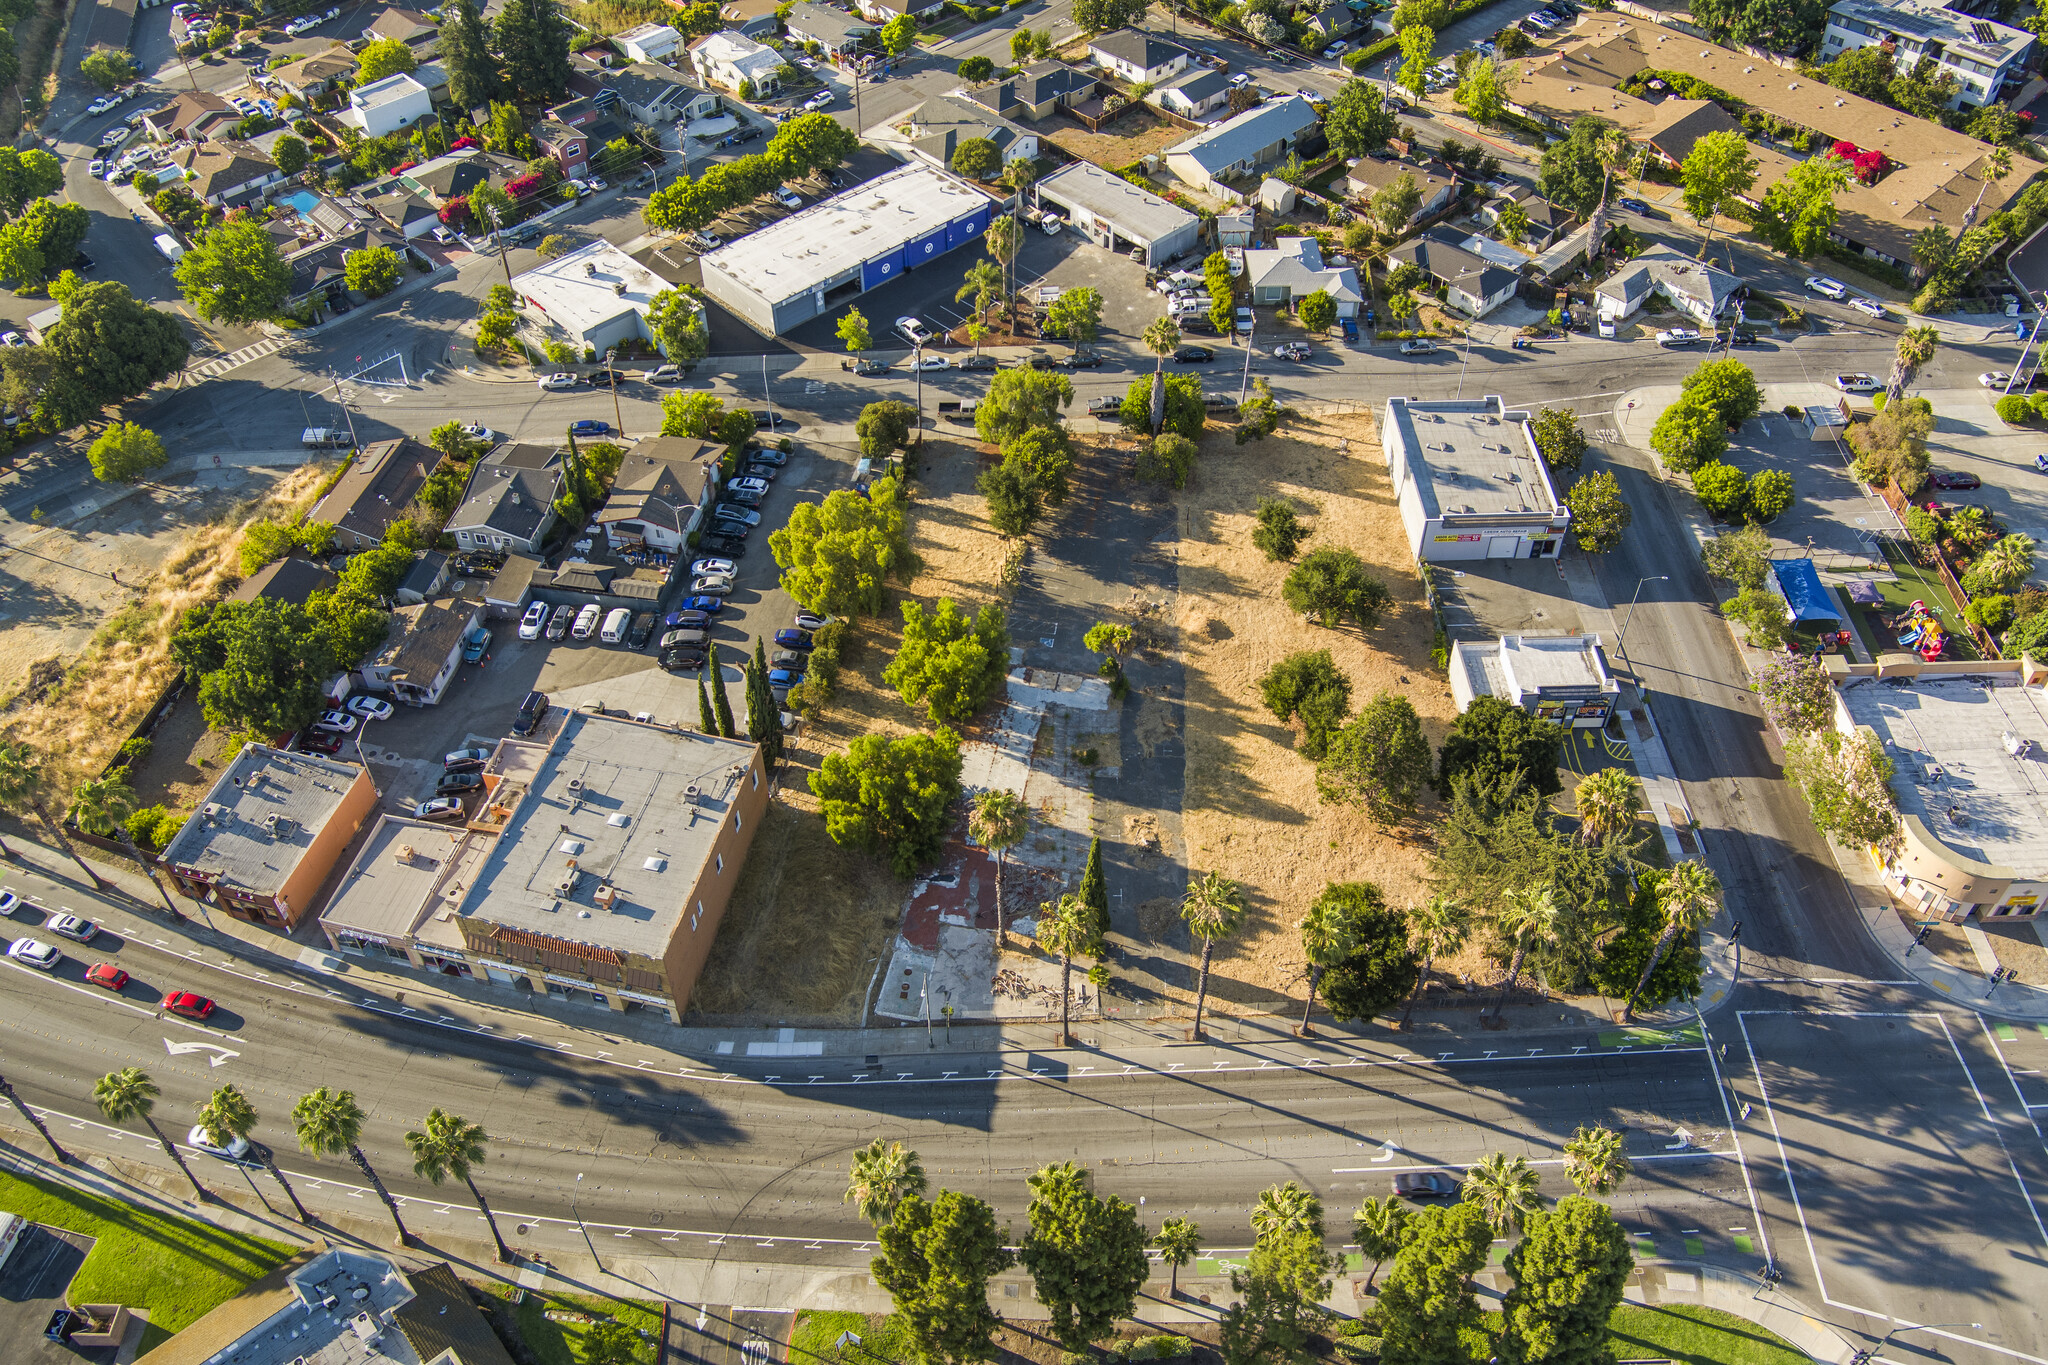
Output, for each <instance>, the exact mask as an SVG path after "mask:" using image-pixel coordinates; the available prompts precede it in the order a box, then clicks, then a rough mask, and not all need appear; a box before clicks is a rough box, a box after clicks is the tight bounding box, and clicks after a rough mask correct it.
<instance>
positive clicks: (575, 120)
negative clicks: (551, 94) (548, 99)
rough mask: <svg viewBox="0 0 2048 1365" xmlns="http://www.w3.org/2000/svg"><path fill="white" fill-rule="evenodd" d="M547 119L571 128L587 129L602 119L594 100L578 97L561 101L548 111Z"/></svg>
mask: <svg viewBox="0 0 2048 1365" xmlns="http://www.w3.org/2000/svg"><path fill="white" fill-rule="evenodd" d="M547 117H549V118H550V119H553V120H554V121H555V122H556V123H563V124H567V125H568V126H569V127H571V128H588V127H590V125H591V124H593V123H595V122H597V120H598V119H599V118H601V117H603V114H602V112H601V111H600V110H599V109H598V107H597V101H596V100H593V99H589V98H586V97H585V96H582V95H578V96H577V97H576V98H574V99H569V100H563V101H562V102H561V103H560V104H558V105H556V106H555V107H554V108H552V109H550V110H548V111H547Z"/></svg>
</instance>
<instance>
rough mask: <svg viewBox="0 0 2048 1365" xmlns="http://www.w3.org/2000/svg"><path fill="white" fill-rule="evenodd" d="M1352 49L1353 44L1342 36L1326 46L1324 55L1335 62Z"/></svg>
mask: <svg viewBox="0 0 2048 1365" xmlns="http://www.w3.org/2000/svg"><path fill="white" fill-rule="evenodd" d="M1350 50H1351V44H1349V43H1347V42H1345V41H1344V40H1343V39H1341V38H1340V39H1338V40H1337V41H1336V42H1334V43H1331V44H1330V45H1329V46H1328V47H1326V48H1324V49H1323V55H1324V56H1325V57H1328V58H1329V59H1330V60H1331V61H1333V62H1334V61H1336V60H1337V59H1338V58H1339V57H1341V56H1343V55H1344V54H1345V53H1347V52H1349V51H1350Z"/></svg>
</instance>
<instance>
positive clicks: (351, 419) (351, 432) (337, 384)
mask: <svg viewBox="0 0 2048 1365" xmlns="http://www.w3.org/2000/svg"><path fill="white" fill-rule="evenodd" d="M327 377H328V378H329V379H331V380H333V381H334V401H335V403H336V404H338V405H339V406H340V408H341V415H342V416H343V417H344V418H346V419H347V420H348V443H349V448H350V449H352V450H357V449H361V444H360V443H359V442H358V441H357V440H356V418H355V414H354V413H352V412H350V411H349V410H348V400H347V399H346V398H343V397H342V396H341V377H340V376H339V375H337V374H335V372H334V371H333V370H329V371H328V372H327Z"/></svg>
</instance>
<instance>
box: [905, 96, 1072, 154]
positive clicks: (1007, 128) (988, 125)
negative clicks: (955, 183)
mask: <svg viewBox="0 0 2048 1365" xmlns="http://www.w3.org/2000/svg"><path fill="white" fill-rule="evenodd" d="M889 132H890V133H893V134H900V138H901V140H900V141H897V140H896V139H895V138H890V139H889V140H890V141H891V142H894V143H895V146H893V147H892V150H894V151H897V152H898V154H899V155H902V154H903V153H906V152H907V153H908V156H905V159H906V160H908V159H910V158H911V157H915V158H916V159H918V160H921V161H923V162H925V163H926V164H927V165H930V166H932V167H934V168H936V169H938V170H942V171H950V170H952V169H953V154H954V153H955V152H957V151H959V150H960V144H961V143H963V142H969V141H972V140H974V139H975V138H985V139H987V140H988V141H989V142H992V143H994V144H995V148H996V155H997V158H998V161H997V164H998V165H1003V166H1006V165H1008V164H1009V163H1010V162H1012V161H1014V160H1016V159H1017V158H1019V157H1022V158H1023V159H1024V160H1026V161H1035V160H1037V159H1038V134H1037V133H1035V132H1033V131H1031V130H1030V129H1028V128H1024V127H1021V126H1020V125H1018V124H1015V123H1012V122H1010V121H1009V120H1008V119H1006V118H1002V117H1000V116H998V115H996V114H992V113H990V112H989V111H988V110H987V109H985V108H983V107H982V106H981V105H979V104H976V103H974V102H973V101H971V100H968V99H966V98H965V97H962V96H954V95H934V96H933V97H932V98H930V99H928V100H926V101H925V102H924V103H923V104H920V105H918V106H917V107H916V108H915V109H913V110H911V111H910V113H909V114H907V115H906V116H904V118H903V120H902V121H901V122H900V123H898V124H896V125H894V126H893V127H892V128H891V129H890V130H889ZM877 136H878V137H881V136H886V135H879V134H878V135H877Z"/></svg>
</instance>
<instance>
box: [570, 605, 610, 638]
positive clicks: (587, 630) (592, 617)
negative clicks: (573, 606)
mask: <svg viewBox="0 0 2048 1365" xmlns="http://www.w3.org/2000/svg"><path fill="white" fill-rule="evenodd" d="M603 616H604V609H603V608H601V607H599V606H598V605H597V603H595V602H590V603H586V604H585V605H584V608H583V610H582V611H579V612H577V613H576V624H575V625H573V626H570V627H569V634H571V635H573V636H575V637H576V638H577V639H579V640H588V639H589V638H590V637H591V636H592V635H595V634H596V633H597V623H598V621H599V620H600V619H602V618H603Z"/></svg>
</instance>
